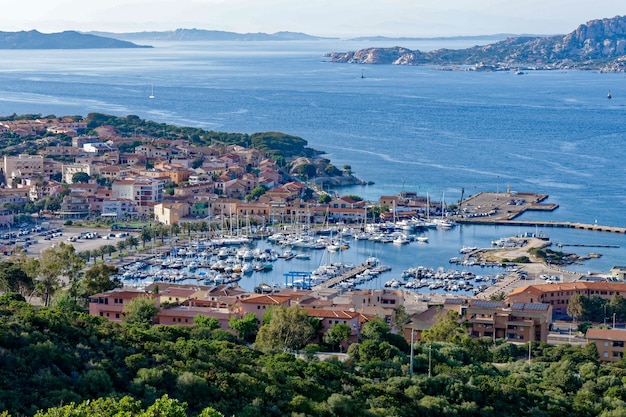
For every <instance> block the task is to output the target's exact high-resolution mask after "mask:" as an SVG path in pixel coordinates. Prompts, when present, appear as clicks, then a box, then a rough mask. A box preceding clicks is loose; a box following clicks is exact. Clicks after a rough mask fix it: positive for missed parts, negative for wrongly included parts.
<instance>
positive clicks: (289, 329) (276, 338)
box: [254, 307, 315, 352]
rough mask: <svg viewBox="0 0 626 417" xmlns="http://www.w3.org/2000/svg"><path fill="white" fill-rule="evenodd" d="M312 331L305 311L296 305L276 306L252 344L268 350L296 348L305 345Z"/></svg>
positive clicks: (312, 333)
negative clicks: (268, 320)
mask: <svg viewBox="0 0 626 417" xmlns="http://www.w3.org/2000/svg"><path fill="white" fill-rule="evenodd" d="M314 332H315V330H314V329H313V326H312V325H311V323H310V321H309V316H308V315H307V314H306V312H304V311H302V310H301V309H300V308H297V307H277V308H274V309H273V311H272V318H271V319H270V322H269V323H268V324H265V325H263V326H261V328H260V329H259V333H258V334H257V337H256V342H255V344H254V345H255V347H257V348H258V349H259V350H262V351H268V352H271V351H280V350H283V349H291V350H297V349H301V348H302V347H303V346H305V345H306V343H307V342H308V341H309V340H310V339H311V337H312V336H313V335H314Z"/></svg>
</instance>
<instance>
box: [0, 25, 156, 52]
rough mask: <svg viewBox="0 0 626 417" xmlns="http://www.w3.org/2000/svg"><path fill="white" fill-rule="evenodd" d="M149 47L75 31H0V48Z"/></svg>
mask: <svg viewBox="0 0 626 417" xmlns="http://www.w3.org/2000/svg"><path fill="white" fill-rule="evenodd" d="M96 48H98V49H101V48H151V46H142V45H137V44H134V43H132V42H128V41H123V40H119V39H112V38H107V37H103V36H96V35H90V34H83V33H79V32H76V31H71V30H68V31H65V32H60V33H41V32H38V31H36V30H29V31H20V32H0V49H96Z"/></svg>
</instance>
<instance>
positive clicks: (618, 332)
mask: <svg viewBox="0 0 626 417" xmlns="http://www.w3.org/2000/svg"><path fill="white" fill-rule="evenodd" d="M587 339H602V340H616V341H622V342H626V330H623V329H588V330H587Z"/></svg>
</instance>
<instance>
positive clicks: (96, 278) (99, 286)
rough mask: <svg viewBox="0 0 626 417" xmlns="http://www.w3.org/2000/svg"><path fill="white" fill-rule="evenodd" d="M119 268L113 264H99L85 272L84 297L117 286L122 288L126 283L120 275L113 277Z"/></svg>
mask: <svg viewBox="0 0 626 417" xmlns="http://www.w3.org/2000/svg"><path fill="white" fill-rule="evenodd" d="M118 272H119V270H118V269H117V267H115V266H113V265H107V264H99V265H94V266H92V267H91V268H89V269H88V270H87V271H86V272H85V278H84V279H83V289H84V292H83V294H82V296H83V297H85V298H87V297H89V296H90V295H93V294H98V293H101V292H106V291H111V290H113V289H115V288H121V287H122V286H123V285H124V284H123V283H122V280H121V279H120V278H119V277H117V276H116V277H114V278H111V277H112V276H114V275H117V273H118Z"/></svg>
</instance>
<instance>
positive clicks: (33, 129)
mask: <svg viewBox="0 0 626 417" xmlns="http://www.w3.org/2000/svg"><path fill="white" fill-rule="evenodd" d="M87 130H88V129H87V122H85V121H77V120H74V119H71V118H50V119H45V120H44V119H39V118H37V119H32V120H31V119H20V120H10V121H9V120H7V121H1V122H0V134H1V135H5V136H8V137H17V138H20V137H30V138H32V137H37V138H38V139H36V143H37V149H38V151H37V152H36V153H33V152H31V153H17V154H16V155H11V154H7V155H4V156H3V166H2V174H3V175H4V184H5V187H3V188H1V189H0V202H1V203H2V207H3V209H2V212H1V215H0V225H2V226H3V227H6V228H11V227H14V226H15V225H14V223H15V216H16V215H19V213H20V209H21V208H23V207H24V206H25V205H26V204H29V202H30V203H33V202H37V201H39V200H42V199H46V198H50V197H55V196H63V198H62V200H61V201H60V204H59V207H57V208H52V207H51V208H50V209H49V210H48V209H46V210H41V211H40V212H39V213H37V214H38V215H41V216H44V217H45V216H48V218H54V219H58V220H61V221H66V222H68V221H69V222H71V221H74V220H81V219H86V218H91V219H100V220H105V221H107V220H109V221H116V222H123V221H131V220H133V219H135V220H137V219H139V220H146V219H149V220H154V221H155V222H157V223H159V224H162V225H165V226H172V225H177V224H181V223H184V222H197V221H199V220H207V219H215V218H225V217H228V218H230V219H232V218H233V216H236V217H237V218H239V219H246V222H247V223H248V224H250V223H251V222H252V223H254V224H255V225H258V226H265V225H269V224H276V223H281V224H282V223H291V224H324V223H341V224H349V223H353V224H358V225H360V224H362V223H363V222H365V221H366V220H367V216H368V210H367V208H368V207H367V205H366V202H364V201H362V200H360V199H357V198H353V197H345V196H344V197H339V196H335V195H331V194H326V193H324V192H323V187H322V191H321V192H320V188H319V187H316V186H315V181H311V182H310V183H307V182H304V181H300V180H298V179H297V178H296V175H292V174H294V173H293V172H289V171H287V170H285V169H284V167H279V166H278V162H277V158H271V157H268V155H267V154H265V153H264V152H262V151H261V150H259V149H254V148H247V147H244V146H239V145H227V144H223V143H216V144H213V145H211V146H192V145H190V143H189V140H186V139H181V138H175V139H171V138H167V139H165V138H156V137H152V136H149V135H142V134H138V133H137V132H134V134H133V135H132V136H130V137H127V136H122V135H120V134H119V133H118V132H117V131H116V130H115V129H114V128H113V127H112V126H99V127H97V128H95V129H93V130H91V131H90V134H89V135H87V134H86V133H87ZM56 137H64V138H66V139H67V142H71V143H68V144H65V145H63V144H59V143H58V141H55V140H54V138H56ZM51 142H53V143H54V144H53V145H51V144H50V143H51ZM17 143H18V145H17V146H16V148H17V149H18V150H19V149H20V142H19V141H18V142H17ZM129 145H130V146H129ZM322 184H323V183H322ZM311 187H313V188H311ZM255 190H261V191H260V192H255ZM326 195H327V196H328V198H327V199H325V200H324V201H323V202H321V201H320V196H326ZM517 201H520V199H519V198H518V200H517ZM378 204H379V205H380V206H381V207H386V208H387V209H386V210H384V211H383V212H381V213H379V216H380V220H382V221H394V222H396V224H400V222H405V224H406V222H407V221H412V220H415V219H419V218H420V217H423V216H428V215H430V214H431V213H432V214H436V215H437V216H439V215H443V214H444V211H445V210H446V208H445V207H444V205H443V203H440V204H438V205H437V204H433V207H432V208H431V207H430V202H429V201H427V200H426V199H424V198H423V197H419V196H417V195H416V194H415V193H410V192H404V193H402V194H401V195H398V196H381V198H380V200H379V201H378ZM505 204H510V202H509V203H506V202H505ZM483 205H484V206H487V204H484V203H483ZM490 207H492V209H491V212H485V213H484V214H480V216H483V215H487V216H489V215H492V214H494V213H495V212H496V211H497V207H495V206H493V205H491V206H490ZM389 208H392V209H389ZM431 210H432V211H431ZM509 213H510V211H509ZM467 215H468V214H467V212H466V213H464V216H467ZM475 215H478V214H475ZM447 221H448V220H447ZM446 224H447V226H446V227H449V226H450V223H446ZM74 241H75V240H74ZM5 253H7V252H6V251H5ZM120 266H121V267H122V270H124V268H125V267H126V265H124V264H122V265H120ZM624 269H626V268H622V267H615V268H614V270H613V271H612V273H613V275H614V276H613V278H612V279H610V280H596V281H595V282H593V281H579V280H578V281H574V280H573V279H572V280H571V281H570V282H559V283H547V284H539V285H523V283H522V282H521V281H520V280H519V278H520V276H521V275H520V274H519V273H518V272H515V273H513V274H511V275H514V276H515V278H514V279H513V280H515V281H517V283H518V285H516V286H514V287H511V288H509V290H508V291H507V292H506V293H505V292H502V293H501V294H498V296H497V297H492V299H489V298H485V297H453V298H446V297H444V298H438V299H433V300H431V299H429V298H426V297H418V295H416V294H415V293H411V292H408V291H404V290H401V289H376V290H357V289H351V290H348V291H346V289H345V288H342V287H333V288H331V287H326V288H313V289H311V288H305V289H303V288H285V289H282V290H278V289H271V290H270V291H260V293H257V294H255V293H249V292H246V291H245V290H243V289H242V288H239V287H237V286H236V285H235V286H231V285H225V284H218V283H216V285H211V286H206V285H199V284H197V285H183V284H177V283H175V282H169V283H166V282H158V283H152V284H151V285H149V286H147V287H145V288H131V287H122V288H117V289H114V290H111V291H106V292H103V293H99V294H93V295H92V296H90V297H89V312H90V314H92V315H95V316H101V317H105V318H107V319H108V320H111V321H116V322H121V321H122V320H123V318H124V316H125V314H126V313H125V310H124V308H125V306H126V305H127V304H128V303H129V302H131V300H133V299H135V298H138V297H148V298H151V299H154V300H155V301H156V304H157V306H158V307H159V312H158V314H157V317H156V318H155V323H159V324H162V325H192V324H193V323H194V318H195V317H196V316H199V315H200V316H207V317H212V318H215V319H217V320H218V321H219V323H220V327H221V328H222V329H224V330H227V331H231V330H232V329H230V327H229V322H230V321H231V319H232V318H233V317H235V318H242V317H244V316H245V315H246V314H247V313H252V314H254V315H255V316H256V318H257V321H258V323H262V321H263V314H265V313H266V312H267V311H269V310H270V309H272V308H277V307H294V306H297V307H299V308H301V309H303V310H304V311H305V312H306V313H307V314H308V315H309V316H310V317H315V318H317V319H319V321H320V323H321V324H322V330H321V331H320V332H319V333H318V334H317V336H316V337H318V338H319V340H312V341H311V343H315V342H318V343H319V342H321V341H322V338H323V335H324V332H325V330H326V331H327V330H329V329H330V328H331V327H332V326H333V325H335V324H345V325H347V326H349V327H350V329H351V334H350V338H349V339H348V340H345V347H346V348H347V346H348V345H349V344H350V343H355V342H357V341H358V340H359V338H360V330H361V328H362V326H363V324H365V323H367V322H369V321H371V320H373V319H375V318H377V317H378V318H382V319H384V320H385V322H386V323H388V324H389V325H392V326H394V330H395V331H396V332H398V333H403V334H404V336H405V338H406V339H407V341H410V340H417V341H419V340H421V337H422V336H421V335H422V332H423V331H424V330H428V329H429V328H430V327H431V326H432V325H434V324H435V323H436V322H437V320H439V319H440V318H441V317H442V315H445V312H447V311H454V312H456V313H457V314H458V315H459V317H461V318H462V320H463V321H464V322H465V323H467V329H468V333H469V334H470V335H471V336H473V337H491V338H493V339H494V340H495V339H505V340H507V341H511V342H517V343H525V342H527V341H540V342H549V343H557V344H558V343H587V342H588V341H589V342H594V343H596V345H597V347H598V351H599V352H600V354H601V355H600V359H601V360H605V361H617V360H621V358H622V355H623V350H624V349H623V344H624V341H626V332H625V331H624V330H619V329H615V328H611V329H609V328H605V329H591V330H590V331H589V332H588V333H587V336H586V337H587V338H586V339H585V338H583V337H579V336H582V335H581V334H579V333H578V330H577V329H576V328H574V331H573V333H572V325H574V326H575V323H573V322H572V321H571V319H572V318H571V317H569V316H568V310H567V307H568V305H569V302H570V299H571V298H572V297H573V296H575V295H576V296H584V297H594V296H596V297H599V298H600V299H602V300H604V301H605V302H609V301H611V300H614V299H615V297H618V300H617V303H618V304H619V302H621V301H620V300H621V298H619V297H623V296H622V294H624V293H625V292H626V285H625V284H623V279H624ZM507 279H508V280H509V281H510V280H511V277H510V276H509V277H507ZM522 279H523V278H522ZM620 308H621V307H620ZM397 314H401V315H402V318H401V319H399V318H398V317H397ZM405 315H406V316H407V317H408V320H406V319H404V316H405ZM616 315H618V312H617V311H616V312H615V314H614V315H613V321H615V317H616ZM619 318H620V319H622V318H623V314H622V313H619ZM563 319H565V320H566V321H563ZM568 319H569V320H570V321H567V320H568ZM618 321H621V320H618ZM563 323H565V325H566V326H569V327H568V332H567V335H563V332H562V326H563ZM560 326H561V327H560ZM613 327H615V323H614V325H613ZM616 340H617V341H619V342H614V341H616ZM609 341H610V343H609V344H606V343H608V342H609ZM607 346H612V347H613V348H611V349H609V348H606V347H607Z"/></svg>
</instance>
